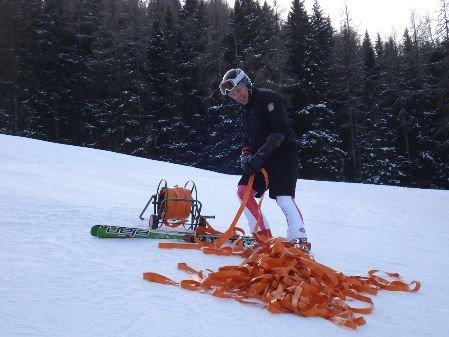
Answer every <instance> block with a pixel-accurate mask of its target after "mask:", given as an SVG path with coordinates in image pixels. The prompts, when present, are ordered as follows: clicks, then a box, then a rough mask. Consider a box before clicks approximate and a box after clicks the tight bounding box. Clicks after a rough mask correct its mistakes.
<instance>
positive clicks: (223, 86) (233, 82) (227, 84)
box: [219, 71, 245, 96]
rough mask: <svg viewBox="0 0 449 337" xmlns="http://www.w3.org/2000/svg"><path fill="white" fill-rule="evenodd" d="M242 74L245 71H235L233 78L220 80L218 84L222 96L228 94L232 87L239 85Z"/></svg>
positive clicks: (243, 74)
mask: <svg viewBox="0 0 449 337" xmlns="http://www.w3.org/2000/svg"><path fill="white" fill-rule="evenodd" d="M244 76H245V73H244V72H243V71H240V72H239V73H237V75H236V77H235V78H230V79H227V80H224V81H222V82H221V83H220V86H219V87H220V92H221V94H222V95H224V96H226V95H228V94H229V92H231V90H232V89H234V88H235V87H236V86H237V85H239V83H240V81H241V80H242V79H243V77H244Z"/></svg>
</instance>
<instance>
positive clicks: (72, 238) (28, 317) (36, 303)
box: [0, 135, 449, 337]
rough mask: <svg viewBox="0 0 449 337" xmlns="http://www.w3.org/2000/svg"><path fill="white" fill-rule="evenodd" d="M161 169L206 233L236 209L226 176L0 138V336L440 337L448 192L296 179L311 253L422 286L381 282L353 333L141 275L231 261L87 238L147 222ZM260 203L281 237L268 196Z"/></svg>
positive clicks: (447, 305)
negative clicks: (192, 191) (193, 202)
mask: <svg viewBox="0 0 449 337" xmlns="http://www.w3.org/2000/svg"><path fill="white" fill-rule="evenodd" d="M161 178H165V179H167V181H168V183H169V185H170V186H174V185H176V184H177V185H183V184H184V183H185V182H186V181H188V180H193V181H195V183H196V184H197V187H198V192H199V200H200V201H201V202H202V203H203V211H202V213H203V214H205V215H215V216H216V218H215V219H214V220H211V224H212V225H213V226H214V227H216V228H217V229H221V230H224V229H226V227H227V226H228V225H229V223H230V222H231V220H232V218H233V216H234V214H235V212H236V210H237V208H238V206H239V203H238V199H237V197H236V195H235V189H236V184H237V182H238V179H239V177H238V176H234V175H225V174H219V173H215V172H209V171H205V170H201V169H196V168H191V167H185V166H181V165H175V164H170V163H165V162H160V161H154V160H148V159H143V158H136V157H132V156H126V155H122V154H117V153H113V152H107V151H100V150H93V149H88V148H81V147H75V146H67V145H60V144H54V143H49V142H43V141H38V140H33V139H27V138H21V137H13V136H6V135H0V229H1V233H2V235H1V236H0V240H1V242H0V268H1V269H0V270H1V273H0V298H1V305H0V335H1V336H3V337H10V336H11V337H12V336H39V337H46V336H73V337H75V336H76V337H83V336H108V337H112V336H134V337H136V336H137V337H139V336H195V337H201V336H207V337H210V336H246V337H251V336H257V337H262V336H272V337H276V336H282V337H288V336H307V337H313V336H337V337H338V336H355V335H359V336H373V337H374V336H375V337H379V336H382V337H387V336H395V337H397V336H419V337H423V336H426V337H428V336H429V337H431V336H448V331H449V320H448V317H449V291H448V283H447V280H448V279H449V262H448V261H449V253H448V249H447V248H448V246H449V231H448V225H449V191H442V190H423V189H411V188H399V187H390V186H374V185H362V184H349V183H335V182H319V181H309V180H298V183H297V189H296V195H297V201H298V203H299V205H300V207H301V209H302V212H303V215H304V218H305V223H306V226H307V227H306V229H307V231H308V235H309V239H310V241H311V242H312V244H313V254H314V256H315V259H316V260H317V261H319V262H321V263H323V264H326V265H328V266H330V267H332V268H334V269H336V270H338V271H341V272H344V273H345V274H348V275H354V274H366V272H367V271H368V270H369V269H373V268H376V269H381V270H383V271H387V272H392V271H394V272H399V273H400V274H401V275H402V277H404V278H405V280H406V281H412V280H419V281H421V282H422V288H421V290H420V291H419V292H418V293H416V294H412V293H397V292H380V293H379V295H378V296H375V297H374V298H373V300H374V304H375V310H374V312H373V314H372V315H368V316H366V320H367V324H366V325H365V326H362V327H361V328H360V329H359V330H357V331H356V332H354V331H352V330H349V329H345V328H341V327H339V326H336V325H334V324H332V323H330V322H328V321H326V320H323V319H320V318H303V317H299V316H296V315H293V314H277V315H275V314H271V313H269V312H268V311H266V310H264V309H262V308H259V307H255V306H251V305H245V304H241V303H238V302H236V301H233V300H229V299H218V298H215V297H213V296H210V295H207V294H202V293H196V292H190V291H187V290H184V289H181V288H178V287H173V286H166V285H160V284H155V283H150V282H147V281H145V280H143V278H142V273H143V272H147V271H152V272H156V273H160V274H163V275H166V276H168V277H170V278H172V279H174V280H177V281H180V280H182V279H187V278H189V277H188V275H187V274H185V273H184V272H182V271H179V270H178V269H177V263H178V262H186V263H187V264H189V265H190V266H192V267H194V268H196V269H204V268H209V269H213V270H216V269H218V268H219V267H220V266H224V265H236V264H239V263H240V262H241V259H240V258H239V257H220V256H211V255H204V254H202V253H201V252H200V251H184V250H182V251H181V250H162V249H159V248H158V247H157V244H158V242H157V241H155V240H138V239H135V240H119V239H99V238H95V237H92V236H91V235H90V232H89V231H90V228H91V226H92V225H93V224H116V225H127V226H133V227H136V226H138V227H142V228H145V227H146V222H144V221H141V220H139V218H138V215H139V214H140V211H141V210H142V208H143V206H144V205H145V203H146V201H147V200H148V199H149V197H150V196H151V194H153V193H154V192H155V190H156V188H157V185H158V183H159V180H160V179H161ZM263 210H264V213H265V214H266V216H267V218H268V219H269V221H270V224H271V227H272V231H273V234H274V235H276V236H284V235H285V231H286V224H285V219H284V216H283V214H282V212H281V211H280V210H279V209H278V207H277V206H276V204H275V203H274V202H273V200H270V199H268V198H266V200H265V201H264V205H263ZM240 224H241V227H243V228H245V220H244V218H242V219H241V220H240Z"/></svg>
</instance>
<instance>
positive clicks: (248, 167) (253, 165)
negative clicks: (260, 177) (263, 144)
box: [243, 152, 265, 175]
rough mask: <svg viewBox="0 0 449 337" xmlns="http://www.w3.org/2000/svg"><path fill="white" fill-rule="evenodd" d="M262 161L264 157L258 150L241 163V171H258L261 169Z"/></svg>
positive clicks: (252, 172) (249, 172) (249, 173)
mask: <svg viewBox="0 0 449 337" xmlns="http://www.w3.org/2000/svg"><path fill="white" fill-rule="evenodd" d="M264 162H265V158H264V157H263V156H261V155H260V153H259V152H258V153H256V154H255V155H254V156H252V157H251V158H250V159H249V160H248V161H247V162H246V163H245V164H244V165H243V171H244V172H245V173H246V174H248V175H252V174H254V173H256V172H259V171H260V170H261V169H262V167H263V163H264Z"/></svg>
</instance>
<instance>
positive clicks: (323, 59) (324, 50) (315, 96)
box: [308, 0, 334, 102]
mask: <svg viewBox="0 0 449 337" xmlns="http://www.w3.org/2000/svg"><path fill="white" fill-rule="evenodd" d="M333 43H334V41H333V28H332V25H331V21H330V18H329V17H325V16H324V14H323V11H322V9H321V7H320V5H319V3H318V1H317V0H315V2H314V4H313V8H312V15H311V17H310V50H309V51H308V55H309V58H310V62H308V64H309V66H310V69H311V74H310V80H311V82H310V83H311V85H310V90H309V93H308V95H309V100H310V101H311V102H322V101H325V100H327V99H328V93H329V81H330V78H329V76H330V75H329V68H330V57H331V53H332V47H333Z"/></svg>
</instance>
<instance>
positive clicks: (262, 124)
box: [242, 87, 296, 152]
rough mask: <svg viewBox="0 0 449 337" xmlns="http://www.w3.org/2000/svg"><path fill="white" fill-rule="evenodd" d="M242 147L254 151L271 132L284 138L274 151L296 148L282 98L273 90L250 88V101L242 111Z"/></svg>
mask: <svg viewBox="0 0 449 337" xmlns="http://www.w3.org/2000/svg"><path fill="white" fill-rule="evenodd" d="M242 130H243V144H242V145H243V149H242V150H251V151H252V152H256V151H257V150H259V148H260V147H261V146H262V145H263V144H264V143H265V141H266V139H267V137H268V136H269V135H270V134H271V133H274V132H275V133H282V134H283V135H284V136H285V139H284V140H283V142H282V143H281V145H280V146H279V148H278V149H277V150H276V151H282V150H296V141H295V134H294V132H293V129H292V127H291V123H290V119H289V118H288V111H287V108H286V106H285V103H284V101H283V99H282V98H281V97H280V96H279V95H278V94H277V93H275V92H274V91H272V90H268V89H262V88H255V87H253V89H252V94H251V97H250V101H249V102H248V104H247V105H246V106H245V107H244V108H243V112H242Z"/></svg>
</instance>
